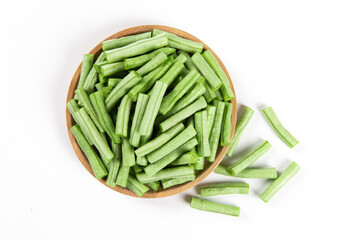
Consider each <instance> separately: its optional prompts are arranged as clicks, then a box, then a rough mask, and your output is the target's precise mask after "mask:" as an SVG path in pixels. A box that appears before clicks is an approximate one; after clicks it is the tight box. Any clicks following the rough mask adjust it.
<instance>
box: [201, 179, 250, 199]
mask: <svg viewBox="0 0 360 240" xmlns="http://www.w3.org/2000/svg"><path fill="white" fill-rule="evenodd" d="M248 193H249V184H247V183H243V182H226V183H215V184H210V185H205V186H202V187H201V188H200V195H201V197H211V196H217V195H227V194H248Z"/></svg>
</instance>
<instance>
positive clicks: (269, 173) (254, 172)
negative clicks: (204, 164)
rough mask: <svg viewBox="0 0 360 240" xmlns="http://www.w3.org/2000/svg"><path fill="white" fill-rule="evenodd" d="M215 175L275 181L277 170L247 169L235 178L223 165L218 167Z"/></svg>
mask: <svg viewBox="0 0 360 240" xmlns="http://www.w3.org/2000/svg"><path fill="white" fill-rule="evenodd" d="M214 173H217V174H221V175H225V176H229V177H237V178H264V179H273V178H276V177H277V172H276V168H245V169H244V170H242V171H241V172H239V173H238V174H236V175H235V176H232V175H231V174H230V173H229V172H228V171H227V170H226V167H224V166H223V165H218V166H217V167H216V168H215V170H214Z"/></svg>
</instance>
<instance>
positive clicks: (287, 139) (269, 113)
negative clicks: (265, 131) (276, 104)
mask: <svg viewBox="0 0 360 240" xmlns="http://www.w3.org/2000/svg"><path fill="white" fill-rule="evenodd" d="M262 112H263V113H264V116H265V118H266V119H267V120H268V122H269V124H270V125H271V127H272V128H273V129H274V131H275V132H276V133H277V135H278V136H279V137H280V139H281V140H282V141H283V142H284V143H285V144H286V145H288V146H289V148H293V147H295V145H296V144H298V143H299V141H298V140H296V138H295V137H294V136H293V135H291V133H290V132H289V131H288V130H286V128H284V126H283V125H282V124H281V122H280V120H279V118H278V117H277V116H276V114H275V112H274V110H273V109H272V107H268V108H265V109H263V110H262Z"/></svg>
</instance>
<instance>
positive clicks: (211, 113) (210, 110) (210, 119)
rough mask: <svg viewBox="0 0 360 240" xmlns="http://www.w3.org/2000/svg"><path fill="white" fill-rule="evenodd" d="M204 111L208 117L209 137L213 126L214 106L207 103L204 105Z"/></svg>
mask: <svg viewBox="0 0 360 240" xmlns="http://www.w3.org/2000/svg"><path fill="white" fill-rule="evenodd" d="M206 112H207V117H208V128H209V129H208V132H209V137H210V134H211V129H212V128H213V126H214V121H215V114H216V107H215V106H213V105H208V106H207V107H206Z"/></svg>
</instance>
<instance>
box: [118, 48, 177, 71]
mask: <svg viewBox="0 0 360 240" xmlns="http://www.w3.org/2000/svg"><path fill="white" fill-rule="evenodd" d="M175 51H176V50H175V49H174V48H169V47H163V48H159V49H156V50H155V51H153V52H151V53H148V54H144V55H140V56H138V57H133V58H127V59H125V60H124V65H125V69H134V68H137V67H141V66H142V65H144V64H145V63H147V62H148V61H150V60H151V59H153V58H154V57H155V56H156V55H158V54H159V53H161V52H162V53H165V54H166V55H169V54H171V53H173V52H175Z"/></svg>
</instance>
